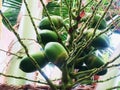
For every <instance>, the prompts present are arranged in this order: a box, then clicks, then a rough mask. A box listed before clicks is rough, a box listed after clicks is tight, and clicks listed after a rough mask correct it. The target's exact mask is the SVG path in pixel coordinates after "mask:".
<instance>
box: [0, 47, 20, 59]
mask: <svg viewBox="0 0 120 90" xmlns="http://www.w3.org/2000/svg"><path fill="white" fill-rule="evenodd" d="M0 51H3V52H6V53H9V54H10V55H14V56H17V57H18V58H22V56H19V55H17V54H15V53H12V52H9V51H6V50H3V49H0Z"/></svg>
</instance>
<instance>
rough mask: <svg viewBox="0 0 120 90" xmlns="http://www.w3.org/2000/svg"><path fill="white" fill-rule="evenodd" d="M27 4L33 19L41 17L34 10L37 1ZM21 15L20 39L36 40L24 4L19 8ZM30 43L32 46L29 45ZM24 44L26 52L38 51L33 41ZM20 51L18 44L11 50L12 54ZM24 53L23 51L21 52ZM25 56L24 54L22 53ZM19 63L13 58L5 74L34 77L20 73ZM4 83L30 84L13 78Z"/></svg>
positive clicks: (28, 1) (36, 8) (18, 60)
mask: <svg viewBox="0 0 120 90" xmlns="http://www.w3.org/2000/svg"><path fill="white" fill-rule="evenodd" d="M27 3H28V8H29V10H30V12H31V13H32V16H33V17H35V18H39V19H40V17H41V15H40V14H39V13H40V12H38V13H37V12H36V11H35V10H39V8H38V6H37V5H36V3H38V1H37V0H32V1H31V0H27ZM20 13H21V14H22V18H21V21H20V26H19V29H18V34H19V36H20V38H27V39H33V40H36V33H35V31H34V26H33V25H32V23H31V20H30V18H29V15H28V12H27V10H26V8H25V6H24V3H23V4H22V8H21V12H20ZM34 22H35V24H36V25H37V23H38V21H37V20H34ZM31 43H32V45H30V44H31ZM24 44H25V45H26V46H28V47H27V48H28V50H29V53H33V52H36V51H37V50H39V49H38V48H39V47H38V46H37V45H36V44H33V41H32V42H31V41H30V40H26V41H24ZM21 49H22V46H21V45H20V44H19V42H18V43H16V44H15V45H14V46H13V48H12V52H14V53H17V52H18V51H19V50H21ZM23 52H24V50H23ZM24 54H25V53H24ZM19 63H20V59H18V58H17V57H15V56H13V58H12V59H11V61H10V64H9V65H8V67H7V70H6V74H8V75H15V76H23V77H29V76H34V73H31V74H26V73H24V72H23V71H21V70H20V69H19ZM5 82H7V84H10V85H11V84H12V85H18V86H19V85H24V84H26V83H30V82H26V81H25V80H17V79H15V78H14V79H13V78H9V77H8V78H6V79H5Z"/></svg>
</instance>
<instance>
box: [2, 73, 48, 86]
mask: <svg viewBox="0 0 120 90" xmlns="http://www.w3.org/2000/svg"><path fill="white" fill-rule="evenodd" d="M0 75H2V76H4V77H10V78H15V79H22V80H26V81H30V82H36V83H41V84H46V85H48V84H47V83H45V82H40V81H35V80H30V79H28V78H24V77H17V76H12V75H7V74H3V73H0Z"/></svg>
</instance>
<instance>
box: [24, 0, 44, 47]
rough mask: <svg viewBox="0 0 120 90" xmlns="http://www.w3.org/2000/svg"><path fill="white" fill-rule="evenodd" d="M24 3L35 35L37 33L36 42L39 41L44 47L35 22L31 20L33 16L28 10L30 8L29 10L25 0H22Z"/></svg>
mask: <svg viewBox="0 0 120 90" xmlns="http://www.w3.org/2000/svg"><path fill="white" fill-rule="evenodd" d="M24 3H25V6H26V9H27V12H28V15H29V17H30V20H31V23H32V25H33V27H34V30H35V33H36V35H37V39H38V43H39V44H40V45H41V46H42V47H44V45H43V43H42V41H41V36H40V35H39V33H38V30H37V27H36V25H35V23H34V20H33V18H32V15H31V12H30V10H29V8H28V4H27V2H26V0H24Z"/></svg>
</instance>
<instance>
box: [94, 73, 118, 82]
mask: <svg viewBox="0 0 120 90" xmlns="http://www.w3.org/2000/svg"><path fill="white" fill-rule="evenodd" d="M119 76H120V74H118V75H115V76H112V77H110V78H107V79H105V80H97V81H94V82H93V83H103V82H107V81H109V80H111V79H115V78H117V77H119Z"/></svg>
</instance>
